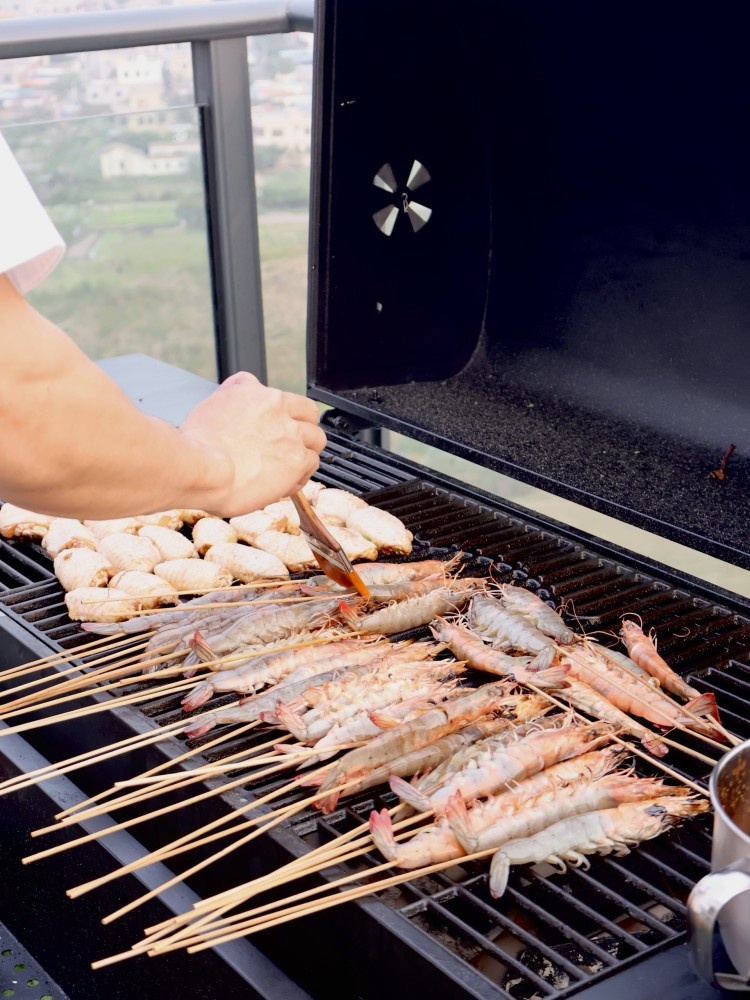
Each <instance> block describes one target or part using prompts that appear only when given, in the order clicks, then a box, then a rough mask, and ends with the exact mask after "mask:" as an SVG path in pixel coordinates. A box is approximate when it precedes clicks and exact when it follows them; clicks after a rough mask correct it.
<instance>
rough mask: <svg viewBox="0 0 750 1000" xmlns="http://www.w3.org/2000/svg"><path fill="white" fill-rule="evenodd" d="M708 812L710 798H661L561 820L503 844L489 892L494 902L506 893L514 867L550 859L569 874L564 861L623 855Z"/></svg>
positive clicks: (578, 862) (493, 866)
mask: <svg viewBox="0 0 750 1000" xmlns="http://www.w3.org/2000/svg"><path fill="white" fill-rule="evenodd" d="M708 808H709V803H708V800H707V799H703V798H701V799H695V798H688V797H685V798H679V797H677V796H660V797H659V798H655V799H649V800H647V801H645V802H636V803H633V802H628V803H624V804H623V805H619V806H616V807H615V808H613V809H601V810H597V811H595V812H588V813H582V814H581V815H580V816H572V817H569V818H568V819H563V820H560V821H559V822H557V823H553V824H552V825H551V826H548V827H547V828H546V829H545V830H542V831H540V832H539V833H536V834H534V835H533V836H531V837H522V838H520V839H518V840H509V841H507V842H506V843H505V844H503V846H502V847H501V848H500V850H499V851H498V852H497V854H495V856H494V857H493V859H492V864H491V867H490V892H491V894H492V895H493V897H494V898H495V899H497V898H499V897H500V896H502V895H503V893H504V892H505V889H506V887H507V885H508V874H509V872H510V866H511V865H523V864H536V863H538V862H540V861H547V862H548V863H549V864H551V865H554V866H555V867H557V868H558V869H559V870H560V871H565V867H566V863H569V864H572V865H573V866H575V867H583V868H587V867H588V861H587V860H586V855H587V854H614V855H615V856H616V857H622V856H623V855H624V854H628V853H629V851H630V849H631V848H632V847H636V846H637V845H638V844H641V843H643V841H645V840H651V839H653V838H654V837H658V836H659V834H661V833H663V832H664V831H665V830H667V829H669V827H670V826H674V825H675V824H676V823H677V822H679V820H680V819H681V818H683V817H685V816H695V815H698V814H699V813H704V812H706V811H707V810H708Z"/></svg>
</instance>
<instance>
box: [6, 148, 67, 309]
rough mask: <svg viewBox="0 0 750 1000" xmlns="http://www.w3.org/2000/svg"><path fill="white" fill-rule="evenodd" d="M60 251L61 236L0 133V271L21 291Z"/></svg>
mask: <svg viewBox="0 0 750 1000" xmlns="http://www.w3.org/2000/svg"><path fill="white" fill-rule="evenodd" d="M64 251H65V243H64V242H63V239H62V237H61V236H60V234H59V233H58V231H57V230H56V229H55V227H54V225H53V224H52V220H51V219H50V217H49V216H48V215H47V213H46V212H45V210H44V209H43V208H42V205H41V203H40V201H39V199H38V198H37V196H36V195H35V194H34V190H33V188H32V187H31V185H30V184H29V182H28V180H27V179H26V176H25V174H24V172H23V171H22V170H21V168H20V167H19V165H18V163H17V161H16V159H15V157H14V156H13V153H12V152H11V150H10V147H9V146H8V143H7V142H6V140H5V139H4V138H3V136H2V135H0V274H7V275H8V277H9V278H10V280H11V281H12V282H13V284H14V285H15V286H16V288H17V289H18V291H19V292H20V293H21V294H22V295H25V294H26V292H28V291H29V290H30V289H32V288H33V287H34V286H35V285H37V284H38V283H39V282H40V281H41V280H42V279H43V278H46V277H47V275H48V274H49V273H50V271H51V270H52V269H53V268H54V266H55V264H57V262H58V261H59V260H60V258H61V257H62V255H63V252H64Z"/></svg>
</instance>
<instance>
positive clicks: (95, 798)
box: [54, 719, 260, 820]
mask: <svg viewBox="0 0 750 1000" xmlns="http://www.w3.org/2000/svg"><path fill="white" fill-rule="evenodd" d="M172 725H174V726H175V727H177V726H184V725H185V723H184V721H183V720H182V719H180V720H179V721H178V722H175V723H172ZM258 725H260V723H259V722H257V721H256V722H248V723H245V725H244V726H240V728H239V729H233V730H232V731H231V732H227V731H223V732H222V733H221V734H220V735H219V736H216V737H215V738H214V739H213V740H211V741H210V742H209V743H206V744H204V745H203V746H202V747H201V748H200V753H205V752H206V751H207V750H211V749H212V748H213V747H216V746H219V745H220V744H221V743H224V742H226V740H228V739H236V738H237V737H238V736H242V735H244V734H245V733H247V732H249V731H250V730H251V729H255V728H256V726H258ZM164 728H170V727H164ZM195 752H196V751H195V750H186V751H185V752H184V753H181V754H180V755H179V757H175V758H174V759H172V760H165V761H163V762H162V763H161V764H157V765H156V766H155V767H152V768H150V769H149V770H148V771H146V772H145V774H147V775H149V774H156V773H158V772H159V771H162V770H165V769H166V768H168V767H171V766H172V765H174V764H179V763H180V762H181V761H184V760H189V759H191V758H192V757H194V756H195ZM115 792H116V789H115V788H114V786H113V787H111V788H105V789H104V791H101V792H98V793H97V794H96V795H92V796H91V798H89V799H86V801H85V802H80V803H77V804H76V805H73V806H69V807H68V808H67V809H63V810H62V811H61V812H59V813H56V814H55V817H54V818H55V819H58V820H61V819H64V818H65V817H66V816H70V815H72V814H73V813H76V812H78V811H80V810H84V809H88V808H90V806H91V805H93V804H95V803H96V802H101V800H102V799H104V798H108V797H109V796H110V795H114V794H115Z"/></svg>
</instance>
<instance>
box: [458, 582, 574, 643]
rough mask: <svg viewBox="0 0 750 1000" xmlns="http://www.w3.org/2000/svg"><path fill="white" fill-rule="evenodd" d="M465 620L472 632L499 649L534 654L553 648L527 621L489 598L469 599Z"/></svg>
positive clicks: (487, 595) (547, 637) (485, 596)
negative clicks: (470, 600)
mask: <svg viewBox="0 0 750 1000" xmlns="http://www.w3.org/2000/svg"><path fill="white" fill-rule="evenodd" d="M468 620H469V628H470V629H471V631H472V632H476V634H477V635H479V636H480V637H481V638H482V639H485V640H486V641H487V642H490V643H492V645H493V646H499V647H500V648H501V649H516V650H518V651H519V652H521V653H532V654H536V653H541V652H542V651H543V650H545V649H554V648H555V643H554V641H553V640H552V639H550V637H549V636H547V635H544V633H543V632H540V631H539V629H538V628H537V627H536V625H534V624H533V623H532V622H531V621H530V620H529V619H528V618H526V617H525V616H524V615H522V614H519V613H518V612H517V611H511V610H509V609H508V608H505V607H503V605H502V604H501V603H500V601H498V600H496V599H495V598H494V597H490V595H489V594H477V596H476V597H475V598H473V599H472V602H471V604H470V606H469V614H468Z"/></svg>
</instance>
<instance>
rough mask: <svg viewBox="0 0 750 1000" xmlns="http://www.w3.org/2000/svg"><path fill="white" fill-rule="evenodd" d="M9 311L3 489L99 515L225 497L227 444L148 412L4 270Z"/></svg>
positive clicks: (0, 390)
mask: <svg viewBox="0 0 750 1000" xmlns="http://www.w3.org/2000/svg"><path fill="white" fill-rule="evenodd" d="M0 317H2V319H1V320H0V322H1V323H2V328H1V329H0V344H2V359H3V360H2V365H0V427H1V428H2V430H1V432H0V498H1V499H12V500H13V502H15V503H17V504H19V505H20V506H23V507H27V508H29V509H31V510H37V511H43V512H45V513H50V514H58V515H64V516H74V517H90V518H97V517H116V516H121V515H122V516H125V515H130V514H135V513H148V512H151V511H155V510H165V509H169V508H172V507H198V506H201V507H204V508H206V509H211V508H212V507H216V506H217V504H218V506H220V505H221V497H222V496H223V494H224V492H225V491H226V490H227V489H228V487H229V485H230V482H231V479H232V475H233V469H232V463H231V461H230V460H229V459H228V458H227V456H225V455H223V454H222V453H221V451H220V450H217V449H212V448H210V447H207V446H206V445H205V444H204V443H202V442H198V441H195V440H193V439H191V438H190V437H189V436H186V435H185V434H182V433H180V431H179V430H177V429H176V428H174V427H171V426H169V425H168V424H166V423H164V422H163V421H160V420H156V419H155V418H151V417H147V416H145V415H144V414H142V413H141V412H140V411H139V410H138V409H137V408H136V407H135V406H134V405H133V404H132V403H131V402H130V401H129V400H128V399H127V397H126V396H125V395H124V394H123V393H122V392H121V391H120V390H119V388H118V387H117V386H116V385H115V384H114V382H112V380H111V379H110V378H109V377H108V376H106V375H105V374H104V373H103V372H102V371H101V370H100V369H99V368H98V367H97V366H96V365H95V364H93V363H92V362H91V361H90V360H89V359H88V358H86V356H85V355H84V354H83V353H82V352H81V351H80V350H79V349H78V348H77V347H76V346H75V344H74V343H73V342H72V341H71V340H70V339H69V338H68V337H67V336H66V335H65V334H63V333H62V331H60V330H59V329H58V328H57V327H56V326H55V325H54V324H52V323H50V322H49V321H48V320H46V319H44V318H43V317H42V316H40V315H39V314H38V313H37V312H36V311H35V310H33V309H32V308H31V307H30V306H29V305H28V304H27V303H26V302H25V301H24V300H23V299H22V298H21V297H20V296H18V295H16V293H15V292H14V291H13V289H12V288H10V287H9V286H8V283H7V282H6V281H5V279H0ZM82 429H83V430H82ZM198 501H201V502H200V503H199V502H198Z"/></svg>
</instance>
